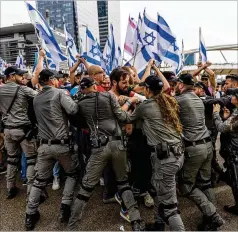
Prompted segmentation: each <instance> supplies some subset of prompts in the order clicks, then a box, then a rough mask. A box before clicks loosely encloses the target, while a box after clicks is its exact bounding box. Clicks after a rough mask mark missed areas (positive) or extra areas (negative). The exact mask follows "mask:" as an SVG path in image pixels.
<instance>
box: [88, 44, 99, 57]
mask: <svg viewBox="0 0 238 232" xmlns="http://www.w3.org/2000/svg"><path fill="white" fill-rule="evenodd" d="M89 52H91V53H92V54H93V57H95V56H98V55H99V50H98V46H94V45H92V48H91V50H90V51H89Z"/></svg>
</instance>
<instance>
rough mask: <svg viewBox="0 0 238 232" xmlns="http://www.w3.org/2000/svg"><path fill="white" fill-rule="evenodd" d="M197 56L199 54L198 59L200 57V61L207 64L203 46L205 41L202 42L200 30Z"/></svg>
mask: <svg viewBox="0 0 238 232" xmlns="http://www.w3.org/2000/svg"><path fill="white" fill-rule="evenodd" d="M199 54H200V57H201V61H202V62H203V63H206V62H207V49H206V46H205V41H204V39H203V36H202V34H201V30H200V43H199Z"/></svg>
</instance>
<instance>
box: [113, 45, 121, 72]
mask: <svg viewBox="0 0 238 232" xmlns="http://www.w3.org/2000/svg"><path fill="white" fill-rule="evenodd" d="M121 63H122V55H121V48H120V46H117V49H116V54H115V58H114V61H113V67H112V68H113V69H114V68H118V67H119V66H121Z"/></svg>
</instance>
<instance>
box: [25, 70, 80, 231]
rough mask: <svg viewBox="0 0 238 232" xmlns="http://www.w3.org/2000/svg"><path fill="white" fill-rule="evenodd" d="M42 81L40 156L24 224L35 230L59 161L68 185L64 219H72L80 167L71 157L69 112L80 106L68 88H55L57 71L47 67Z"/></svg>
mask: <svg viewBox="0 0 238 232" xmlns="http://www.w3.org/2000/svg"><path fill="white" fill-rule="evenodd" d="M39 82H40V84H41V86H43V89H42V91H41V92H40V93H39V94H38V95H37V96H36V97H35V98H34V102H33V105H34V109H35V114H36V118H37V122H38V130H39V132H38V139H39V145H40V146H39V148H38V158H37V164H36V178H35V180H34V183H33V186H32V189H31V192H30V196H29V200H28V204H27V207H26V220H25V226H26V229H27V230H32V229H33V228H34V226H35V224H36V222H37V221H38V220H39V217H40V214H39V211H38V206H39V203H40V195H41V193H42V191H44V189H45V187H46V185H47V182H48V180H49V178H50V177H51V176H52V169H53V167H54V163H55V161H56V160H57V161H58V162H59V163H60V165H61V166H62V167H63V169H64V171H65V173H66V177H67V178H66V181H65V188H64V191H63V198H62V203H61V216H60V217H61V218H60V219H61V222H64V221H67V220H68V219H69V214H70V207H71V203H72V200H73V193H74V187H75V184H76V180H77V175H78V172H79V170H78V169H77V168H78V162H77V160H74V159H73V157H72V152H71V150H70V137H69V127H68V117H67V114H76V113H77V111H78V106H77V104H76V103H74V101H73V100H72V99H71V98H70V96H68V95H67V93H66V91H65V90H62V89H57V88H55V87H54V86H55V76H54V72H52V71H51V70H48V69H44V70H42V71H41V72H40V77H39Z"/></svg>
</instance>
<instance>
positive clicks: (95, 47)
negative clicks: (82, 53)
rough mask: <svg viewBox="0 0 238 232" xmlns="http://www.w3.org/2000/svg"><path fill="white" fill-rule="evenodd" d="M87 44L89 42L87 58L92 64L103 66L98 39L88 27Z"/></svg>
mask: <svg viewBox="0 0 238 232" xmlns="http://www.w3.org/2000/svg"><path fill="white" fill-rule="evenodd" d="M86 40H87V41H86V44H87V51H86V59H87V62H88V63H89V64H91V65H93V64H94V65H99V66H101V51H100V46H99V44H98V42H97V40H95V39H94V37H93V35H92V33H91V31H89V29H88V28H87V29H86Z"/></svg>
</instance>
